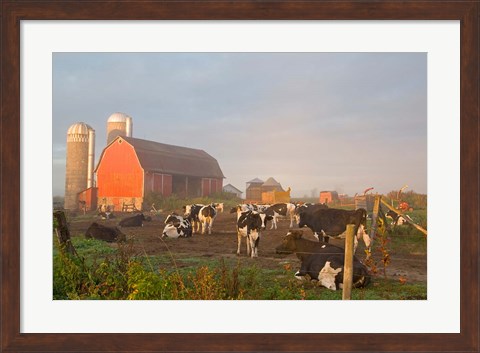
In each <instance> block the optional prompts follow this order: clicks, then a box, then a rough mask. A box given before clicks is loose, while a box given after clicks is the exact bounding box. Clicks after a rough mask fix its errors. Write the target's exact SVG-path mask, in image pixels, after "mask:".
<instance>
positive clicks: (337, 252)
mask: <svg viewBox="0 0 480 353" xmlns="http://www.w3.org/2000/svg"><path fill="white" fill-rule="evenodd" d="M276 252H277V253H279V254H291V253H295V254H296V255H297V258H298V259H299V260H300V261H301V262H302V264H301V267H300V270H299V271H297V273H295V277H296V278H297V279H299V280H306V279H307V277H306V276H307V275H308V276H309V278H310V279H311V280H314V281H318V284H319V285H322V286H324V287H326V288H328V289H331V290H337V289H338V288H342V284H343V272H344V271H343V266H344V259H345V250H344V249H342V248H340V247H338V246H334V245H331V244H328V243H324V242H315V241H310V240H307V239H303V238H302V231H295V230H292V231H289V232H288V233H287V235H286V236H285V237H284V238H283V240H282V243H281V244H280V245H279V246H277V247H276ZM369 282H370V275H369V273H368V269H367V268H366V266H365V265H364V264H362V263H361V262H360V261H359V260H358V259H357V258H356V257H355V256H354V257H353V287H354V288H359V287H365V286H366V285H367V284H368V283H369Z"/></svg>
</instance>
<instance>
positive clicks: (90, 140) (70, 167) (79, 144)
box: [64, 122, 95, 210]
mask: <svg viewBox="0 0 480 353" xmlns="http://www.w3.org/2000/svg"><path fill="white" fill-rule="evenodd" d="M94 155H95V130H93V129H92V127H91V126H89V125H87V124H85V123H82V122H80V123H76V124H73V125H72V126H70V128H69V129H68V131H67V161H66V162H67V163H66V174H65V205H64V207H65V208H66V209H70V210H75V209H78V193H79V192H81V191H84V190H85V189H87V188H89V187H91V186H93V166H94Z"/></svg>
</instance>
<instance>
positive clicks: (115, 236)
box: [85, 222, 126, 243]
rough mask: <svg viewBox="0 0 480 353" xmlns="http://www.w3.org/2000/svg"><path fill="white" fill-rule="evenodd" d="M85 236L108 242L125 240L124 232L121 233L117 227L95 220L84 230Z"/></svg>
mask: <svg viewBox="0 0 480 353" xmlns="http://www.w3.org/2000/svg"><path fill="white" fill-rule="evenodd" d="M85 238H87V239H91V238H93V239H98V240H103V241H106V242H109V243H112V242H121V241H125V240H126V236H125V234H123V233H122V232H121V231H120V230H119V229H118V228H117V227H107V226H104V225H102V224H98V223H97V222H93V223H92V224H91V225H90V227H88V229H87V231H86V232H85Z"/></svg>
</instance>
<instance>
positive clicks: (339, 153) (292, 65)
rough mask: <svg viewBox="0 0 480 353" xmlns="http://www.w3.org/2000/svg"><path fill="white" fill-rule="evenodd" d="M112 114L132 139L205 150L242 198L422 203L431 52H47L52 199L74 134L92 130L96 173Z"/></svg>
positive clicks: (60, 186)
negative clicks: (328, 194) (269, 195)
mask: <svg viewBox="0 0 480 353" xmlns="http://www.w3.org/2000/svg"><path fill="white" fill-rule="evenodd" d="M115 112H123V113H125V114H127V115H129V116H131V117H132V119H133V137H136V138H141V139H146V140H152V141H157V142H161V143H167V144H172V145H178V146H185V147H191V148H198V149H203V150H204V151H206V152H207V153H209V154H210V155H212V156H213V157H214V158H216V159H217V161H218V162H219V165H220V168H221V169H222V171H223V174H224V175H225V177H226V178H225V179H224V185H226V184H232V185H234V186H235V187H237V188H238V189H240V190H242V191H245V186H246V185H245V183H246V182H247V181H249V180H251V179H253V178H256V177H258V178H260V179H262V180H266V179H267V178H269V177H274V178H275V179H276V180H277V181H278V182H280V183H281V185H282V186H283V187H284V189H286V188H288V187H291V189H292V191H291V195H292V196H293V197H303V196H313V195H314V196H316V197H318V193H319V192H320V191H322V190H335V191H337V192H339V193H346V194H349V195H351V196H353V195H354V194H355V193H363V191H364V190H365V189H367V188H369V187H374V190H373V192H378V193H387V192H389V191H392V190H399V189H400V188H401V187H402V186H404V185H408V188H407V189H406V190H405V191H410V190H414V191H416V192H419V193H427V55H426V53H54V54H53V119H52V120H53V195H54V196H55V195H59V196H63V194H64V191H65V155H66V132H67V130H68V128H69V126H71V125H72V124H74V123H77V122H85V123H87V124H89V125H90V126H92V127H93V128H94V129H95V133H96V141H95V149H96V150H95V154H96V159H95V165H96V164H97V163H98V158H99V156H100V154H101V152H102V150H103V148H104V147H105V145H106V126H107V119H108V117H109V116H110V115H111V114H113V113H115ZM243 196H245V194H244V195H243Z"/></svg>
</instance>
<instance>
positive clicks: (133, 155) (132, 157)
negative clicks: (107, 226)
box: [95, 136, 225, 210]
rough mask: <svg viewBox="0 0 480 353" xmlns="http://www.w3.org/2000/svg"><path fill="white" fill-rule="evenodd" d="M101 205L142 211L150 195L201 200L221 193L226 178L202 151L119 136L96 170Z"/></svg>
mask: <svg viewBox="0 0 480 353" xmlns="http://www.w3.org/2000/svg"><path fill="white" fill-rule="evenodd" d="M95 172H96V174H97V188H98V200H99V203H107V204H108V205H114V206H115V210H121V209H122V205H123V203H127V204H132V203H133V204H135V207H136V208H137V209H141V206H142V203H143V198H144V196H145V195H147V194H148V193H149V192H155V193H159V194H162V195H164V196H170V195H171V194H175V195H177V196H178V197H202V196H208V195H210V194H211V193H214V192H221V191H222V186H223V179H224V178H225V177H224V175H223V173H222V170H221V169H220V166H219V165H218V162H217V160H216V159H215V158H213V157H212V156H210V155H209V154H208V153H206V152H205V151H203V150H198V149H193V148H187V147H180V146H173V145H167V144H163V143H158V142H154V141H147V140H142V139H137V138H133V137H126V136H118V137H117V138H116V139H115V140H113V141H112V142H111V143H110V144H108V146H107V147H105V149H104V150H103V152H102V155H101V156H100V160H99V162H98V165H97V168H96V170H95Z"/></svg>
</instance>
